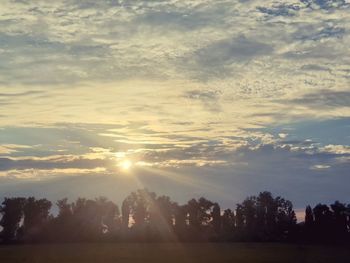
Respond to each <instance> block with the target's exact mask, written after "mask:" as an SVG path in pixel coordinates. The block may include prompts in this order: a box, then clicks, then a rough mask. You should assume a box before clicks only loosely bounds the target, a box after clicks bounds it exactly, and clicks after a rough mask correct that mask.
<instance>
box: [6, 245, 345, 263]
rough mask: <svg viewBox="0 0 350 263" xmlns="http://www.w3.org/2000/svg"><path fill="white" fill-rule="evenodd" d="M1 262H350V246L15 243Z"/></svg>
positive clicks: (7, 247)
mask: <svg viewBox="0 0 350 263" xmlns="http://www.w3.org/2000/svg"><path fill="white" fill-rule="evenodd" d="M0 262H4V263H12V262H23V263H24V262H26V263H44V262H45V263H55V262H57V263H73V262H74V263H80V262H84V263H90V262H96V263H99V262H102V263H110V262H113V263H116V262H122V263H136V262H142V263H148V262H152V263H157V262H162V263H163V262H164V263H172V262H176V263H197V262H200V263H206V262H212V263H220V262H225V263H226V262H227V263H228V262H237V263H263V262H264V263H274V262H276V263H277V262H278V263H280V262H283V263H288V262H290V263H297V262H302V263H308V262H315V263H323V262H324V263H338V262H344V263H348V262H350V247H347V246H304V245H288V244H252V243H233V244H215V243H208V244H189V243H184V244H118V243H117V244H110V243H109V244H58V245H56V244H54V245H18V246H13V245H11V246H0Z"/></svg>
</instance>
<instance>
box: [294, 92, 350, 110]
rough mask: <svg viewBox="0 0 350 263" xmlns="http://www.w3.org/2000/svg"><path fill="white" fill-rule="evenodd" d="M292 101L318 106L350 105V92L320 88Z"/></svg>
mask: <svg viewBox="0 0 350 263" xmlns="http://www.w3.org/2000/svg"><path fill="white" fill-rule="evenodd" d="M291 102H292V103H296V104H301V105H305V106H308V107H316V108H324V107H350V92H349V91H332V90H319V91H317V92H314V93H308V94H305V95H303V96H302V97H301V98H296V99H292V100H291Z"/></svg>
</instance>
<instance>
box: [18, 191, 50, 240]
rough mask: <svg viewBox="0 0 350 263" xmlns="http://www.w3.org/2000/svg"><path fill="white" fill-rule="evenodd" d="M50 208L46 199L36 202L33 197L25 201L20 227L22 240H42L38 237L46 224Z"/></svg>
mask: <svg viewBox="0 0 350 263" xmlns="http://www.w3.org/2000/svg"><path fill="white" fill-rule="evenodd" d="M51 206H52V204H51V202H50V201H48V200H46V199H40V200H36V199H35V198H34V197H29V198H27V199H26V200H25V202H24V206H23V216H24V219H23V226H22V229H23V231H22V232H23V233H22V234H23V238H24V239H29V240H38V239H40V238H42V237H41V236H40V235H42V234H43V233H42V231H43V229H44V228H45V227H46V224H47V223H48V220H49V213H50V209H51Z"/></svg>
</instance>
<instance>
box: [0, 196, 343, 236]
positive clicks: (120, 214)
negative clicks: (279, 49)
mask: <svg viewBox="0 0 350 263" xmlns="http://www.w3.org/2000/svg"><path fill="white" fill-rule="evenodd" d="M56 206H57V209H58V213H56V215H53V214H52V213H50V212H51V210H52V203H51V202H50V201H49V200H47V199H36V198H34V197H29V198H24V197H15V198H5V199H4V201H3V202H2V205H1V206H0V214H1V220H0V226H1V227H2V230H1V232H0V241H1V242H2V243H33V242H96V241H116V242H119V241H120V242H122V241H127V242H133V241H136V242H159V241H180V242H190V241H193V242H194V241H196V242H198V241H199V242H208V241H211V242H234V241H240V242H248V241H249V242H250V241H254V242H288V241H289V242H291V241H302V242H349V241H350V205H346V204H343V203H340V202H338V201H336V202H335V203H333V204H331V205H330V206H327V205H325V204H318V205H316V206H315V207H314V208H311V207H310V206H307V207H306V211H305V222H303V223H299V224H297V220H296V215H295V212H294V210H293V205H292V203H291V202H290V201H289V200H286V199H284V198H282V197H279V196H278V197H274V196H273V195H272V194H271V193H270V192H261V193H259V194H258V195H257V196H250V197H248V198H246V199H245V200H244V201H243V202H242V203H239V204H237V205H236V207H235V209H232V210H231V209H225V210H223V209H221V207H220V206H219V204H218V203H216V202H212V201H210V200H207V199H206V198H203V197H201V198H199V199H191V200H189V201H188V202H187V203H186V204H183V205H179V204H178V203H176V202H174V201H172V200H171V199H170V197H168V196H157V195H156V194H155V193H154V192H150V191H148V190H147V189H141V190H137V191H135V192H132V193H131V194H130V195H128V196H127V197H126V198H125V200H124V201H123V202H122V205H121V208H120V209H119V207H118V206H117V205H116V204H115V203H113V202H112V201H110V200H108V199H107V198H104V197H100V198H97V199H93V200H92V199H85V198H78V199H77V200H76V201H74V202H69V201H68V199H67V198H65V199H61V200H58V201H57V202H56Z"/></svg>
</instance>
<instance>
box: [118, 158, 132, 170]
mask: <svg viewBox="0 0 350 263" xmlns="http://www.w3.org/2000/svg"><path fill="white" fill-rule="evenodd" d="M131 166H132V162H131V161H129V160H124V161H122V162H121V163H120V167H121V168H122V169H123V170H125V171H127V170H129V169H130V168H131Z"/></svg>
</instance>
